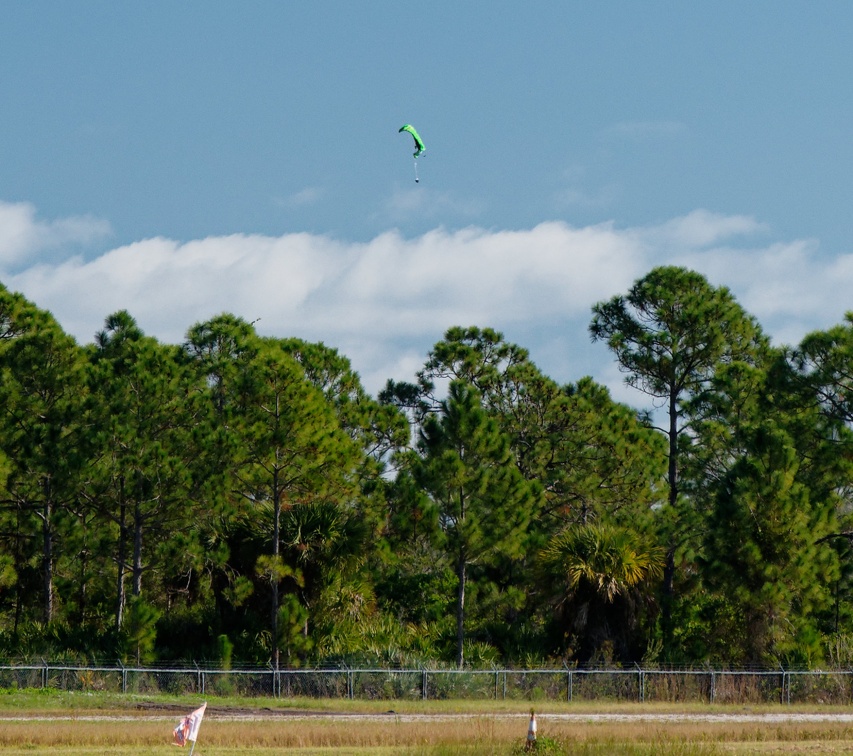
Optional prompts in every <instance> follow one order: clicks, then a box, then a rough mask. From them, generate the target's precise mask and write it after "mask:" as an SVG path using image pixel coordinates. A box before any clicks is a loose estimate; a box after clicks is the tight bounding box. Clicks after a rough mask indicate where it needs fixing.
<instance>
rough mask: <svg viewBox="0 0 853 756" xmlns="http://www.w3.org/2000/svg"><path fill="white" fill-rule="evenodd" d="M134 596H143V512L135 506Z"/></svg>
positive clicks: (136, 504) (137, 503)
mask: <svg viewBox="0 0 853 756" xmlns="http://www.w3.org/2000/svg"><path fill="white" fill-rule="evenodd" d="M133 595H134V596H141V595H142V510H141V508H140V506H139V502H138V501H137V502H136V503H135V504H134V506H133Z"/></svg>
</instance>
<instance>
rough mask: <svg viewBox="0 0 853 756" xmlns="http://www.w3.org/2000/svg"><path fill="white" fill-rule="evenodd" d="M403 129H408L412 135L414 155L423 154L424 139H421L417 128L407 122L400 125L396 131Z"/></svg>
mask: <svg viewBox="0 0 853 756" xmlns="http://www.w3.org/2000/svg"><path fill="white" fill-rule="evenodd" d="M403 131H408V132H409V133H410V134H411V135H412V138H413V139H414V140H415V148H416V149H415V157H420V156H421V155H423V154H424V153H425V152H426V147H424V141H423V139H421V135H420V134H418V132H417V129H415V127H414V126H412V124H410V123H407V124H406V125H405V126H401V127H400V131H398V132H397V133H398V134H399V133H401V132H403Z"/></svg>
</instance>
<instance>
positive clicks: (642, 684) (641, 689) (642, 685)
mask: <svg viewBox="0 0 853 756" xmlns="http://www.w3.org/2000/svg"><path fill="white" fill-rule="evenodd" d="M634 666H635V667H636V668H637V672H638V673H639V676H640V679H639V685H638V690H639V695H640V703H645V700H646V677H645V674H644V673H643V670H642V668H641V667H640V665H639V664H637V662H634Z"/></svg>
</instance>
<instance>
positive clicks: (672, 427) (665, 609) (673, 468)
mask: <svg viewBox="0 0 853 756" xmlns="http://www.w3.org/2000/svg"><path fill="white" fill-rule="evenodd" d="M667 435H668V437H669V467H668V469H667V486H668V488H669V498H668V504H669V508H670V510H673V509H675V507H676V505H677V503H678V391H677V389H676V388H675V387H671V388H670V392H669V433H668V434H667ZM674 584H675V534H674V533H670V541H669V544H668V545H667V549H666V562H665V564H664V568H663V585H662V589H661V594H662V595H661V632H662V635H663V651H664V654H667V653H668V652H669V651H670V649H671V647H672V635H673V632H672V605H673V602H674V599H675V595H674V594H675V589H674Z"/></svg>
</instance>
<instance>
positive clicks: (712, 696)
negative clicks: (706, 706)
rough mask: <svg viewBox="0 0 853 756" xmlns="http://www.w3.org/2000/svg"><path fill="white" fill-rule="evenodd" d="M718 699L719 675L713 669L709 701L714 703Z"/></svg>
mask: <svg viewBox="0 0 853 756" xmlns="http://www.w3.org/2000/svg"><path fill="white" fill-rule="evenodd" d="M716 700H717V676H716V675H715V674H714V670H713V669H712V670H711V689H710V690H709V691H708V703H714V702H715V701H716Z"/></svg>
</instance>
